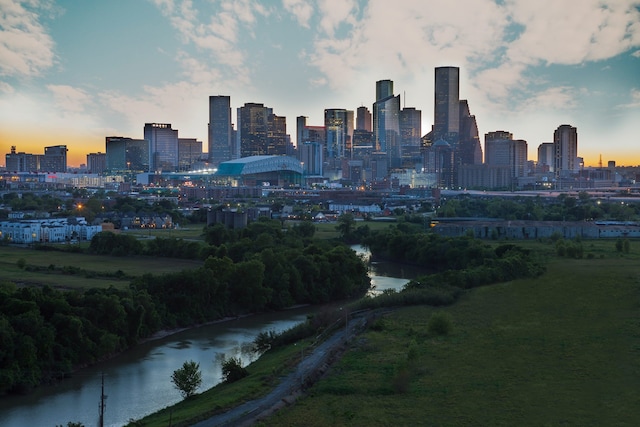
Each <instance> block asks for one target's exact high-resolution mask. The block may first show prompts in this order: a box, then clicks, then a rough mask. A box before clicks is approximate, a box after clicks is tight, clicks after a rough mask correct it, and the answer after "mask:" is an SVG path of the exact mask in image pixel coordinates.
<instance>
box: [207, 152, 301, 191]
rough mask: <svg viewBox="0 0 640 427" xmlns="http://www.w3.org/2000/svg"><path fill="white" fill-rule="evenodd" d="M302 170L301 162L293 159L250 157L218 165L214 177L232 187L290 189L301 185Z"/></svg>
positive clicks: (283, 157)
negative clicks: (265, 186)
mask: <svg viewBox="0 0 640 427" xmlns="http://www.w3.org/2000/svg"><path fill="white" fill-rule="evenodd" d="M302 170H303V164H302V162H300V161H299V160H297V159H295V158H293V157H289V156H250V157H242V158H240V159H235V160H229V161H227V162H222V163H220V164H219V165H218V171H217V172H216V173H215V177H216V178H217V179H218V180H225V181H226V182H227V183H231V184H232V185H248V186H251V185H259V184H261V183H262V184H263V185H264V183H268V185H274V186H278V187H292V186H298V185H300V184H302Z"/></svg>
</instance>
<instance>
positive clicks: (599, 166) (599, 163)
mask: <svg viewBox="0 0 640 427" xmlns="http://www.w3.org/2000/svg"><path fill="white" fill-rule="evenodd" d="M598 168H600V169H602V154H600V161H599V162H598Z"/></svg>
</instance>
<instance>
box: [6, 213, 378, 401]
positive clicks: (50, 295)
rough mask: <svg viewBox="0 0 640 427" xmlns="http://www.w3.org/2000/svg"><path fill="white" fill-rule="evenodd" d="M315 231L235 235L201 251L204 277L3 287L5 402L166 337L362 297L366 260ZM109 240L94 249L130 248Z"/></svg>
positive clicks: (269, 227)
mask: <svg viewBox="0 0 640 427" xmlns="http://www.w3.org/2000/svg"><path fill="white" fill-rule="evenodd" d="M213 229H214V227H212V229H211V230H209V232H214V230H213ZM216 230H217V231H220V230H219V229H217V228H216ZM313 230H314V228H313V226H312V225H311V227H309V226H308V225H302V226H298V227H294V228H292V229H289V230H288V231H287V232H283V231H282V229H281V228H280V224H279V222H277V221H260V222H257V223H255V224H253V225H252V226H250V227H248V228H247V230H245V231H241V232H236V231H232V230H228V233H229V234H228V235H226V237H225V238H224V239H222V240H220V241H218V243H219V244H218V245H208V244H207V245H204V246H205V247H206V250H207V252H208V256H207V258H206V260H205V262H204V264H203V266H202V267H200V268H198V269H195V270H185V271H182V272H180V273H173V274H166V275H153V274H145V275H143V276H140V277H138V278H136V279H134V280H133V281H132V282H131V283H130V285H129V286H128V287H127V288H125V289H117V288H114V287H112V288H109V289H90V290H86V291H80V290H70V291H61V290H56V289H52V288H50V287H43V288H38V287H21V288H18V287H16V286H15V285H14V284H11V283H2V284H0V394H3V393H10V392H23V391H26V390H29V389H31V388H33V387H35V386H37V385H38V384H41V383H43V382H48V381H52V380H56V379H58V378H61V377H63V376H65V375H67V374H69V373H70V372H71V371H72V370H73V369H74V368H76V367H78V366H82V365H86V364H91V363H95V362H96V361H99V360H101V359H103V358H105V357H109V356H110V355H113V354H115V353H117V352H120V351H122V350H124V349H126V348H128V347H130V346H132V345H134V344H135V343H136V342H138V341H139V340H140V339H143V338H147V337H150V336H151V335H153V334H154V333H155V332H157V331H159V330H162V329H169V328H174V327H179V326H189V325H193V324H197V323H202V322H207V321H212V320H216V319H220V318H223V317H226V316H236V315H240V314H244V313H249V312H259V311H266V310H278V309H282V308H285V307H289V306H291V305H295V304H317V303H325V302H329V301H332V300H338V299H344V298H348V297H353V296H356V295H359V294H363V293H364V292H365V291H366V290H367V289H368V288H369V286H370V281H369V277H368V275H367V270H366V267H365V266H364V264H363V263H362V261H361V260H360V258H358V256H357V255H356V254H355V252H353V251H352V250H350V249H349V248H347V247H345V246H342V245H333V244H331V243H329V242H322V241H315V240H313V239H311V237H312V235H313ZM109 234H110V233H101V234H100V235H99V236H96V238H95V239H96V242H101V243H100V245H98V243H96V244H95V245H97V246H98V247H106V246H108V245H103V244H104V242H120V243H122V241H124V240H122V241H121V240H120V239H119V238H115V239H114V238H113V236H109ZM114 236H115V235H114ZM119 237H123V236H119ZM125 237H126V236H125ZM208 240H210V239H208ZM93 245H94V243H93V242H92V246H93ZM116 247H118V248H120V249H118V250H117V251H116V253H117V254H127V253H136V252H135V251H137V250H138V249H139V248H137V245H136V244H133V243H131V242H128V243H127V244H124V245H120V246H118V245H116ZM112 251H113V248H112ZM132 251H133V252H132ZM111 253H113V252H111Z"/></svg>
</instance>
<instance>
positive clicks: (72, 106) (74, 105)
mask: <svg viewBox="0 0 640 427" xmlns="http://www.w3.org/2000/svg"><path fill="white" fill-rule="evenodd" d="M47 89H49V90H50V91H51V93H52V94H53V97H54V100H55V104H56V106H57V107H59V108H61V109H62V110H63V111H65V112H72V113H80V112H83V111H84V110H85V108H86V106H87V104H89V103H90V102H91V97H90V96H89V95H88V94H87V93H86V92H85V91H83V90H82V89H78V88H74V87H72V86H68V85H48V86H47Z"/></svg>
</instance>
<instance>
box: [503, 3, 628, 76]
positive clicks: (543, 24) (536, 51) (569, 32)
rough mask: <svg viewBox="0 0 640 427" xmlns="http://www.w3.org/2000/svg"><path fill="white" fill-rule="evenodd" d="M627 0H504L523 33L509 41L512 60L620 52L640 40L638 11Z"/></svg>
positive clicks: (571, 60)
mask: <svg viewBox="0 0 640 427" xmlns="http://www.w3.org/2000/svg"><path fill="white" fill-rule="evenodd" d="M637 6H638V5H637V3H636V4H635V5H634V2H630V1H627V0H618V1H610V2H606V3H603V2H601V1H600V0H581V1H580V2H572V3H571V4H569V3H567V2H559V1H555V0H539V1H535V2H531V1H528V0H507V1H506V2H505V9H506V10H507V11H508V14H509V17H510V19H512V20H513V22H515V23H517V24H519V25H521V26H522V27H523V28H524V30H523V32H522V34H521V35H520V36H519V37H518V38H517V39H516V40H515V41H513V43H511V44H510V46H509V48H508V51H507V58H508V60H510V61H516V62H524V63H527V64H537V63H539V62H543V63H547V64H580V63H582V62H584V61H597V60H601V59H606V58H611V57H613V56H616V55H619V54H620V53H623V52H625V51H627V50H629V49H630V48H632V47H634V46H638V45H639V44H640V11H639V10H638V8H637Z"/></svg>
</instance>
